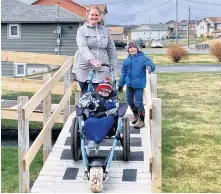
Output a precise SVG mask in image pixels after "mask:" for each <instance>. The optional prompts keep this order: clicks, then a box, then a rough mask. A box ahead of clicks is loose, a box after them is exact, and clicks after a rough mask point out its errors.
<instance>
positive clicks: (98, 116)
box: [97, 112, 107, 118]
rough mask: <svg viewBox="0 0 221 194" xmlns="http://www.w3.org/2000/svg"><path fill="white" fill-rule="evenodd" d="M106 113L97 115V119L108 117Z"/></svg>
mask: <svg viewBox="0 0 221 194" xmlns="http://www.w3.org/2000/svg"><path fill="white" fill-rule="evenodd" d="M106 116H107V115H106V113H105V112H99V113H97V118H102V117H106Z"/></svg>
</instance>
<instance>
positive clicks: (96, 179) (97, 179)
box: [90, 167, 103, 193]
mask: <svg viewBox="0 0 221 194" xmlns="http://www.w3.org/2000/svg"><path fill="white" fill-rule="evenodd" d="M90 189H91V191H92V192H93V193H100V192H101V191H102V190H103V168H102V167H92V168H91V169H90Z"/></svg>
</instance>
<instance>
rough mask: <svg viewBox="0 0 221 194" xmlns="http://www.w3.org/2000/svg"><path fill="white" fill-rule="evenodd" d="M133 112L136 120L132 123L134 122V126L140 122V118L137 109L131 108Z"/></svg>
mask: <svg viewBox="0 0 221 194" xmlns="http://www.w3.org/2000/svg"><path fill="white" fill-rule="evenodd" d="M131 110H132V112H133V114H134V118H133V120H132V121H131V122H132V124H135V123H136V122H137V121H138V118H139V114H138V110H137V109H136V108H134V109H132V108H131Z"/></svg>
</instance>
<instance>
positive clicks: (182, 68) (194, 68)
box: [155, 64, 221, 73]
mask: <svg viewBox="0 0 221 194" xmlns="http://www.w3.org/2000/svg"><path fill="white" fill-rule="evenodd" d="M155 72H156V73H191V72H195V73H196V72H198V73H200V72H221V64H220V65H199V64H198V65H179V66H177V65H167V66H157V68H156V71H155Z"/></svg>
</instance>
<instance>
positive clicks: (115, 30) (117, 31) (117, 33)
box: [107, 26, 127, 41]
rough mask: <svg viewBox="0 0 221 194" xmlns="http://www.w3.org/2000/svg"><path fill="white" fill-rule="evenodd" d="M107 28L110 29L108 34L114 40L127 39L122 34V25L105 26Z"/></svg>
mask: <svg viewBox="0 0 221 194" xmlns="http://www.w3.org/2000/svg"><path fill="white" fill-rule="evenodd" d="M107 28H108V30H109V31H110V34H111V36H112V38H113V39H114V40H121V41H124V40H127V37H125V34H124V27H120V26H117V27H107Z"/></svg>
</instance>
